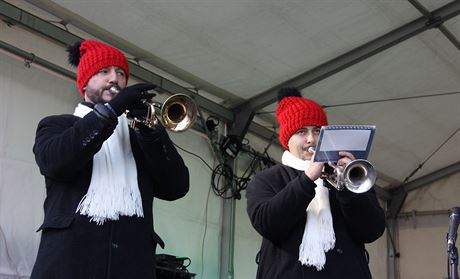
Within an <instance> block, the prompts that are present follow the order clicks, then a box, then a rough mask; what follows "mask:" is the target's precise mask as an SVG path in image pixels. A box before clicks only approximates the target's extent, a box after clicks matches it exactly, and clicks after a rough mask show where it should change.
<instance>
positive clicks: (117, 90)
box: [109, 85, 121, 94]
mask: <svg viewBox="0 0 460 279" xmlns="http://www.w3.org/2000/svg"><path fill="white" fill-rule="evenodd" d="M120 90H121V89H120V87H118V86H117V85H112V86H110V88H109V92H110V93H112V94H118V93H120Z"/></svg>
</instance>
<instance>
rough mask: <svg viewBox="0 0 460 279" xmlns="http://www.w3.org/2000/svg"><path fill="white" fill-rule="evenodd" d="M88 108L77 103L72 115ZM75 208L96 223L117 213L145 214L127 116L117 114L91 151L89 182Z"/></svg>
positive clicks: (116, 218)
mask: <svg viewBox="0 0 460 279" xmlns="http://www.w3.org/2000/svg"><path fill="white" fill-rule="evenodd" d="M91 111H92V109H91V108H89V107H86V106H84V105H82V104H79V105H78V106H77V108H76V109H75V112H74V115H76V116H79V117H83V116H85V115H86V114H87V113H89V112H91ZM76 212H79V213H80V214H81V215H86V216H88V217H90V221H92V222H96V223H97V224H98V225H102V224H104V222H105V221H107V220H119V217H120V216H138V217H144V211H143V208H142V198H141V194H140V191H139V186H138V183H137V168H136V162H135V160H134V156H133V153H132V150H131V145H130V142H129V130H128V122H127V120H126V117H124V116H120V117H119V118H118V125H117V127H116V129H115V131H114V133H113V134H112V135H111V136H110V137H109V138H108V139H107V140H106V141H105V142H104V143H103V144H102V147H101V149H100V150H99V152H97V153H96V154H95V155H94V157H93V170H92V175H91V183H90V185H89V188H88V192H87V193H86V195H85V196H83V198H82V199H81V201H80V202H79V204H78V206H77V209H76Z"/></svg>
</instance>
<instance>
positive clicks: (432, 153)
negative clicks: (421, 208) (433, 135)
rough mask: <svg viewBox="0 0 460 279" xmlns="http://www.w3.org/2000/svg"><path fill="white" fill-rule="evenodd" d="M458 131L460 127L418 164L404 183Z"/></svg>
mask: <svg viewBox="0 0 460 279" xmlns="http://www.w3.org/2000/svg"><path fill="white" fill-rule="evenodd" d="M458 131H460V127H459V128H458V129H457V130H455V131H454V132H453V133H452V134H451V135H450V136H449V137H447V139H446V140H445V141H444V142H443V143H442V144H441V145H439V146H438V148H436V149H435V150H434V151H433V152H431V154H430V155H429V156H428V157H427V158H426V159H425V160H423V162H421V163H420V164H419V165H418V166H417V168H415V169H414V170H413V171H412V172H411V173H410V174H409V175H408V176H407V177H406V178H405V179H404V182H403V184H404V183H406V182H407V181H409V179H410V178H411V177H412V176H413V175H414V174H415V173H417V172H418V171H419V170H420V169H421V168H422V167H423V165H425V163H426V162H427V161H428V160H429V159H431V157H433V156H434V154H436V152H438V151H439V149H441V148H442V147H443V146H444V145H445V144H446V143H447V142H448V141H449V140H450V139H451V138H452V137H453V136H454V135H455V134H456V133H458Z"/></svg>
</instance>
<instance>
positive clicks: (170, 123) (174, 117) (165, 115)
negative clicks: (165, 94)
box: [160, 94, 198, 132]
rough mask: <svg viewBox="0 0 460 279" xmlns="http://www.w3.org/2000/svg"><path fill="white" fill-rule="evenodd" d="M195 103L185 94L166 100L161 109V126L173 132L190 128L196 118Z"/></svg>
mask: <svg viewBox="0 0 460 279" xmlns="http://www.w3.org/2000/svg"><path fill="white" fill-rule="evenodd" d="M197 111H198V110H197V107H196V104H195V102H194V101H193V100H192V98H190V97H189V96H187V95H185V94H175V95H172V96H171V97H169V98H168V99H166V101H165V102H164V103H163V106H162V107H161V113H160V115H161V119H162V122H163V125H164V126H165V127H166V128H168V129H170V130H171V131H173V132H182V131H185V130H187V129H188V128H190V127H191V126H192V125H193V123H194V122H195V120H196V117H197Z"/></svg>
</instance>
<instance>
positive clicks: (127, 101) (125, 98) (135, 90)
mask: <svg viewBox="0 0 460 279" xmlns="http://www.w3.org/2000/svg"><path fill="white" fill-rule="evenodd" d="M156 87H157V86H156V85H155V84H153V83H138V84H135V85H131V86H127V87H125V88H123V89H122V90H121V91H120V93H118V94H117V95H116V96H115V97H114V98H113V99H112V100H111V101H110V102H109V105H110V107H112V109H113V110H114V111H115V113H116V114H117V116H120V115H121V114H122V113H123V112H125V111H126V110H127V109H130V108H131V106H132V105H133V104H135V103H139V102H140V101H141V100H143V99H150V98H152V97H153V96H155V93H148V92H147V91H148V90H152V89H155V88H156Z"/></svg>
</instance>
